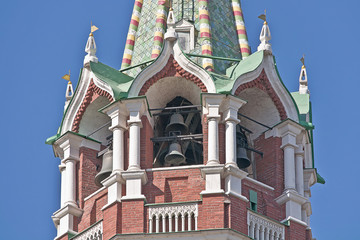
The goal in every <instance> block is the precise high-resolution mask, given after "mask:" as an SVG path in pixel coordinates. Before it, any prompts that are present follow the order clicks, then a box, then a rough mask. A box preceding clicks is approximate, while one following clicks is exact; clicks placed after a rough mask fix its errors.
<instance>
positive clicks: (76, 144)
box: [54, 132, 85, 162]
mask: <svg viewBox="0 0 360 240" xmlns="http://www.w3.org/2000/svg"><path fill="white" fill-rule="evenodd" d="M83 140H85V138H84V137H82V136H80V135H78V134H76V133H73V132H67V133H65V134H64V135H63V136H61V137H60V138H59V139H58V140H57V141H56V142H55V143H54V147H55V152H56V153H57V156H58V157H60V158H61V160H62V162H66V161H67V160H69V159H71V160H75V161H78V160H79V158H80V154H79V149H80V147H81V144H82V142H83Z"/></svg>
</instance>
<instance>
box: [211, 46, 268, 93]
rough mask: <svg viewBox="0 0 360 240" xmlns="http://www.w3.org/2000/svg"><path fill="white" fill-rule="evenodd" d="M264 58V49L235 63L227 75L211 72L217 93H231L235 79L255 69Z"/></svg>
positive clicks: (227, 71)
mask: <svg viewBox="0 0 360 240" xmlns="http://www.w3.org/2000/svg"><path fill="white" fill-rule="evenodd" d="M263 59H264V51H259V52H255V53H253V54H252V55H250V56H249V57H247V58H246V59H244V60H242V61H240V62H239V63H236V64H234V65H233V66H231V67H230V68H228V69H227V70H226V75H220V74H217V73H213V72H209V74H210V76H211V77H212V79H213V81H214V83H215V87H216V91H217V93H231V91H232V89H233V87H234V84H235V81H236V80H237V79H238V78H239V77H240V76H242V75H244V74H246V73H248V72H252V71H254V70H255V69H256V68H258V67H259V66H260V64H261V63H262V62H263Z"/></svg>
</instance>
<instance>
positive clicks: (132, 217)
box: [122, 199, 146, 234]
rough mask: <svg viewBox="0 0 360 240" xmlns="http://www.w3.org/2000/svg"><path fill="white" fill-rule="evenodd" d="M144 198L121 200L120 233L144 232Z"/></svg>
mask: <svg viewBox="0 0 360 240" xmlns="http://www.w3.org/2000/svg"><path fill="white" fill-rule="evenodd" d="M144 218H145V212H144V200H142V199H140V200H126V201H123V202H122V219H123V221H122V233H123V234H125V233H143V232H144V224H145V222H146V221H144Z"/></svg>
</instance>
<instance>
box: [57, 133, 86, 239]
mask: <svg viewBox="0 0 360 240" xmlns="http://www.w3.org/2000/svg"><path fill="white" fill-rule="evenodd" d="M83 141H85V139H84V138H82V137H81V136H78V135H76V134H74V133H71V132H68V133H66V134H65V135H63V136H62V137H61V138H59V139H58V140H57V141H56V142H55V143H54V148H55V152H56V154H57V156H59V157H60V158H61V165H60V171H61V176H62V179H61V184H62V186H61V191H62V193H61V205H62V206H61V208H60V209H59V210H58V211H56V212H55V213H54V215H53V219H55V220H56V222H57V223H58V225H59V226H58V236H61V235H63V234H65V233H75V232H74V230H73V227H74V226H73V224H74V217H80V216H81V215H82V213H83V210H82V209H80V208H79V207H78V206H77V203H76V200H77V199H76V164H77V162H78V161H79V160H80V154H79V150H80V146H81V144H82V142H83Z"/></svg>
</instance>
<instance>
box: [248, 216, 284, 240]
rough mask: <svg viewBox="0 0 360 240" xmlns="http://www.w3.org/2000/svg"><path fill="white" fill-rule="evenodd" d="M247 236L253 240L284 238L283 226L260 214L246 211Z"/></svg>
mask: <svg viewBox="0 0 360 240" xmlns="http://www.w3.org/2000/svg"><path fill="white" fill-rule="evenodd" d="M247 222H248V227H249V236H250V237H252V238H254V239H255V240H284V236H285V227H284V225H282V224H281V223H278V222H276V221H274V220H270V219H268V218H266V217H264V216H262V215H260V214H256V213H254V212H251V211H248V216H247Z"/></svg>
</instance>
